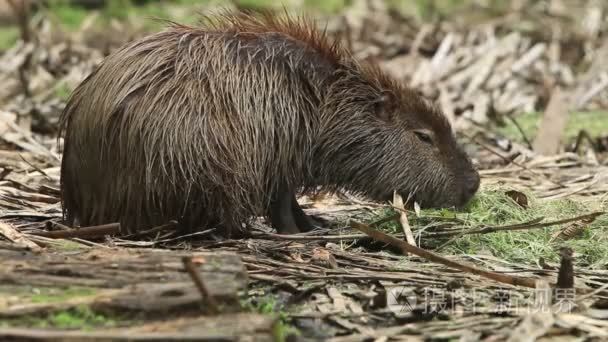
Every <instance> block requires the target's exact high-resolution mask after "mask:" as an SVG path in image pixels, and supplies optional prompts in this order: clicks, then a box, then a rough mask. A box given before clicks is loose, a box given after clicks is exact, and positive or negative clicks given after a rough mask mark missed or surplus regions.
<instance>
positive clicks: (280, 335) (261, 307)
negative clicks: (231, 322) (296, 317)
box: [241, 294, 300, 341]
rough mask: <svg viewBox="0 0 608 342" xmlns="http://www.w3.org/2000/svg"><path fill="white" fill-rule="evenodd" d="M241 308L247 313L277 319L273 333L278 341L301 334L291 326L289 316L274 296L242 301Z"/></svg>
mask: <svg viewBox="0 0 608 342" xmlns="http://www.w3.org/2000/svg"><path fill="white" fill-rule="evenodd" d="M241 306H242V307H243V309H244V310H245V311H249V312H256V313H260V314H263V315H273V316H275V317H277V319H278V321H277V324H276V325H275V328H274V332H273V334H274V337H275V340H276V341H285V340H286V339H287V337H288V336H290V335H296V336H297V335H299V334H300V332H299V331H298V329H297V328H295V327H293V326H291V325H290V324H289V314H288V313H287V312H286V311H285V308H284V307H283V305H282V304H281V303H279V302H278V301H277V299H276V298H275V297H274V296H272V295H269V294H266V295H263V296H255V297H248V298H246V299H245V300H243V301H242V303H241Z"/></svg>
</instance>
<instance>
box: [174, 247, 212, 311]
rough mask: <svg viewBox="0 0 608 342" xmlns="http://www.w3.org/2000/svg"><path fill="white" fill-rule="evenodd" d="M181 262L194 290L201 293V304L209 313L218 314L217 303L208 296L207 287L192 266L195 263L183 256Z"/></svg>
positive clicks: (190, 258) (194, 266)
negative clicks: (194, 287)
mask: <svg viewBox="0 0 608 342" xmlns="http://www.w3.org/2000/svg"><path fill="white" fill-rule="evenodd" d="M182 262H183V263H184V268H185V269H186V271H187V272H188V274H189V275H190V278H192V281H193V282H194V285H196V288H197V289H198V291H199V292H200V293H201V296H202V298H203V304H207V306H208V307H209V309H210V311H211V313H218V312H219V309H218V305H217V302H216V301H215V298H213V296H211V295H210V294H209V290H208V289H207V286H206V285H205V282H204V281H203V279H201V275H200V273H199V272H198V269H197V267H196V265H195V264H194V263H195V261H194V260H193V259H192V257H189V256H185V257H183V258H182Z"/></svg>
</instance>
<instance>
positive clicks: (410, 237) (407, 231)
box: [393, 191, 416, 246]
mask: <svg viewBox="0 0 608 342" xmlns="http://www.w3.org/2000/svg"><path fill="white" fill-rule="evenodd" d="M393 206H394V207H397V208H398V209H399V223H400V224H401V229H403V235H404V236H405V241H406V242H407V243H409V244H410V245H414V246H416V239H414V234H413V233H412V227H410V222H409V220H408V219H407V212H406V211H405V206H404V204H403V198H402V197H401V196H400V195H399V194H398V193H397V192H396V191H395V192H394V193H393Z"/></svg>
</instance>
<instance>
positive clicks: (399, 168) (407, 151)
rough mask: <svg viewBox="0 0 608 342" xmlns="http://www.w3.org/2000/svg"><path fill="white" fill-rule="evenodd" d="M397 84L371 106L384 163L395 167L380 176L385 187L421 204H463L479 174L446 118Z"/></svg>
mask: <svg viewBox="0 0 608 342" xmlns="http://www.w3.org/2000/svg"><path fill="white" fill-rule="evenodd" d="M396 90H397V91H395V89H391V90H389V91H384V92H383V94H382V96H381V98H380V99H379V102H378V103H377V104H376V105H375V108H374V109H373V110H374V113H373V114H374V115H375V116H376V117H377V118H378V120H380V121H381V123H382V125H381V126H380V127H382V129H383V130H384V132H383V134H382V135H384V136H385V137H386V140H385V142H386V144H385V145H384V147H383V149H384V151H383V154H384V155H385V157H386V158H384V161H383V163H384V164H385V165H384V167H383V168H384V169H386V170H391V172H394V176H391V175H386V176H387V177H386V179H384V182H385V184H386V185H387V187H386V188H385V191H390V190H389V189H390V188H394V190H396V191H397V192H398V193H400V194H401V195H402V196H403V197H404V199H405V198H407V197H411V198H413V199H414V200H415V201H416V202H418V203H420V204H421V205H422V206H425V207H452V206H456V207H459V206H463V205H465V204H466V203H468V201H469V200H470V199H471V198H472V197H473V195H475V193H476V192H477V189H478V188H479V174H478V172H477V171H476V170H475V168H474V167H473V164H472V163H471V159H470V158H469V156H468V155H467V154H466V153H465V152H464V150H463V149H462V148H461V146H459V144H458V143H457V142H456V139H455V137H454V134H453V132H452V128H451V126H450V124H449V122H448V120H447V119H446V117H445V116H444V115H443V113H442V112H441V111H440V110H439V109H438V108H437V107H435V106H434V105H432V104H431V103H430V102H429V101H427V100H425V99H424V98H423V97H422V96H421V95H419V94H417V93H415V92H414V91H412V90H410V89H407V88H403V87H398V88H397V89H396ZM389 195H390V193H388V194H384V196H389Z"/></svg>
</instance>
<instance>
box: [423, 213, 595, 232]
mask: <svg viewBox="0 0 608 342" xmlns="http://www.w3.org/2000/svg"><path fill="white" fill-rule="evenodd" d="M603 214H605V213H604V212H603V211H598V212H593V213H590V214H585V215H580V216H576V217H570V218H566V219H561V220H556V221H550V222H541V221H542V220H543V218H542V217H540V218H536V219H534V220H531V221H528V222H525V223H517V224H512V225H507V226H486V227H477V228H472V229H468V230H459V231H450V232H436V233H428V234H426V236H427V237H440V236H441V237H445V236H453V235H459V234H488V233H494V232H498V231H510V230H522V229H531V228H545V227H549V226H555V225H558V224H564V223H570V222H575V221H582V220H591V221H593V220H594V219H595V218H597V217H598V216H600V215H603Z"/></svg>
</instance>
